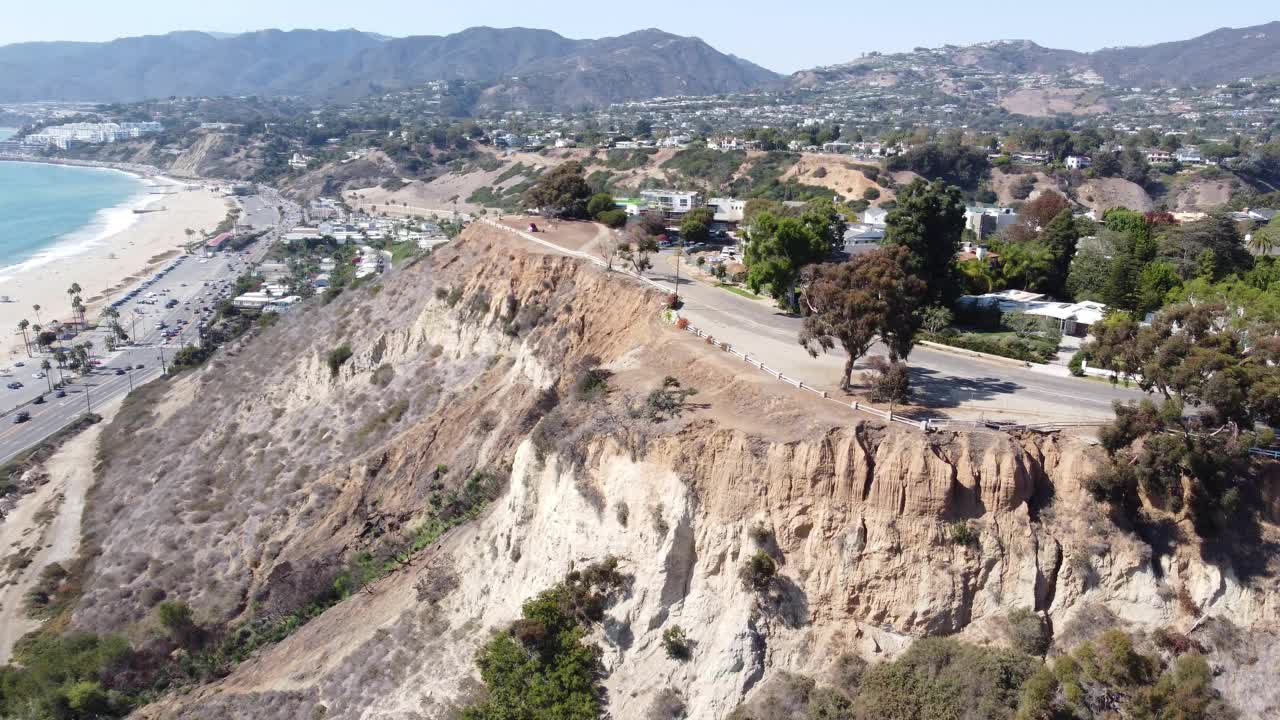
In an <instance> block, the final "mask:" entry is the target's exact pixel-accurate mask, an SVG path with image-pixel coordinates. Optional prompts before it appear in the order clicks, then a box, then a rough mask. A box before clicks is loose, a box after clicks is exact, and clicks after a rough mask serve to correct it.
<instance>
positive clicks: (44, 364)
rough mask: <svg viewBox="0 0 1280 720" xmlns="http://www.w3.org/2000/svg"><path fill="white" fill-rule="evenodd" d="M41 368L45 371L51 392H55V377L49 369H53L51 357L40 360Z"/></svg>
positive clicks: (45, 377)
mask: <svg viewBox="0 0 1280 720" xmlns="http://www.w3.org/2000/svg"><path fill="white" fill-rule="evenodd" d="M40 369H41V370H43V371H44V379H45V380H46V381H48V383H49V392H53V378H51V377H49V371H50V370H52V369H53V364H52V363H50V362H49V358H45V359H44V360H41V361H40Z"/></svg>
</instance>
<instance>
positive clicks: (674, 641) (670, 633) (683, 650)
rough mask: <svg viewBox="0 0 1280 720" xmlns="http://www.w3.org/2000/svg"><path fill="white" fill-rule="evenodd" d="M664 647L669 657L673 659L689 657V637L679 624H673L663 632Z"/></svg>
mask: <svg viewBox="0 0 1280 720" xmlns="http://www.w3.org/2000/svg"><path fill="white" fill-rule="evenodd" d="M662 647H663V649H664V650H666V651H667V657H669V658H671V659H673V660H687V659H689V654H690V648H689V638H688V636H686V635H685V633H684V628H682V627H680V626H679V625H672V626H671V627H669V628H667V629H666V630H664V631H663V632H662Z"/></svg>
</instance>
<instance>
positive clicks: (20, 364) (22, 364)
mask: <svg viewBox="0 0 1280 720" xmlns="http://www.w3.org/2000/svg"><path fill="white" fill-rule="evenodd" d="M25 365H26V363H24V362H21V361H19V362H16V363H14V364H13V366H14V367H23V366H25Z"/></svg>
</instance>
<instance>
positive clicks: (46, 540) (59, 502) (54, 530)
mask: <svg viewBox="0 0 1280 720" xmlns="http://www.w3.org/2000/svg"><path fill="white" fill-rule="evenodd" d="M119 406H120V401H119V400H117V401H115V402H112V403H110V404H109V405H106V406H103V407H102V408H101V410H100V412H101V414H102V417H103V420H102V422H100V423H98V424H96V425H93V426H91V427H89V428H88V429H87V430H85V431H84V432H82V433H80V434H79V435H77V436H76V437H74V438H72V439H71V440H69V441H68V442H67V443H66V444H65V445H63V446H62V447H61V448H60V449H59V450H58V452H57V453H55V454H54V455H53V457H51V458H49V460H48V462H46V463H45V470H46V471H47V472H48V473H49V482H47V483H45V484H44V485H43V486H42V487H41V488H40V489H39V490H37V491H36V492H34V493H31V494H30V495H28V496H26V497H25V498H23V499H22V500H21V501H20V502H19V503H18V506H17V507H15V508H14V510H13V512H12V513H10V514H9V516H8V517H7V518H5V521H4V524H3V525H0V556H3V557H6V558H7V557H9V556H11V555H13V554H15V553H30V554H31V556H32V558H31V559H32V562H31V564H30V565H28V566H27V567H25V568H22V569H20V570H15V571H13V572H10V571H9V569H8V568H7V567H2V568H0V581H3V582H4V585H3V587H0V665H2V664H4V663H7V662H9V658H10V656H11V654H12V652H13V646H14V643H16V642H17V641H18V639H19V638H21V637H22V636H23V635H25V634H27V633H29V632H31V631H32V630H35V629H36V628H37V627H39V626H40V621H39V620H36V619H34V618H31V617H30V616H28V615H27V612H26V602H25V598H26V595H27V592H28V591H29V590H31V588H32V587H33V586H34V585H35V583H36V581H37V580H38V579H39V577H40V572H41V571H42V570H44V568H46V567H48V565H49V564H50V563H53V562H60V561H63V560H69V559H71V558H73V557H75V555H76V553H77V552H79V551H80V519H81V516H82V515H83V513H84V502H85V496H86V495H87V494H88V492H89V486H90V485H92V484H93V463H94V456H95V455H96V454H97V449H98V437H99V435H101V434H102V428H103V426H104V425H105V424H106V423H107V422H109V421H110V419H111V418H112V417H113V416H114V415H115V412H116V410H117V409H118V408H119Z"/></svg>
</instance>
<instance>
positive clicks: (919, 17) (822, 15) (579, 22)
mask: <svg viewBox="0 0 1280 720" xmlns="http://www.w3.org/2000/svg"><path fill="white" fill-rule="evenodd" d="M5 4H6V5H8V4H9V3H5ZM3 18H4V22H3V23H0V45H4V44H9V43H15V42H26V41H35V40H82V41H101V40H111V39H115V38H118V37H126V36H132V35H154V34H160V33H165V32H170V31H173V30H205V31H211V32H244V31H247V30H261V29H264V28H279V29H283V30H291V29H296V28H323V29H330V30H333V29H342V28H351V27H354V28H357V29H359V30H365V31H369V32H376V33H382V34H385V35H393V36H405V35H444V34H448V33H451V32H456V31H458V30H462V29H465V28H468V27H472V26H476V25H488V26H491V27H516V26H520V27H534V28H545V29H548V30H554V31H556V32H558V33H560V34H561V35H565V36H567V37H574V38H594V37H605V36H611V35H621V34H623V33H627V32H631V31H633V30H640V29H643V28H649V27H656V28H659V29H661V30H666V31H667V32H671V33H676V34H679V35H696V36H698V37H700V38H702V39H703V40H706V41H707V42H708V43H710V44H711V45H713V46H715V47H716V48H717V49H719V50H721V51H724V52H729V53H733V54H735V55H738V56H739V57H743V58H746V59H747V60H750V61H752V62H755V63H757V64H760V65H763V66H765V67H767V68H769V69H771V70H775V71H777V72H786V73H789V72H794V71H796V70H801V69H804V68H809V67H815V66H818V65H829V64H835V63H841V62H847V61H849V60H853V59H855V58H857V57H859V56H860V55H862V54H863V53H866V52H871V51H875V50H879V51H882V52H895V51H902V50H910V49H911V48H913V47H916V46H924V47H936V46H938V45H944V44H947V43H951V44H957V45H967V44H972V43H976V42H982V41H985V40H1001V39H1012V38H1019V39H1023V38H1025V39H1029V40H1033V41H1035V42H1037V43H1039V44H1041V45H1045V46H1048V47H1055V48H1065V49H1070V50H1096V49H1098V48H1102V47H1111V46H1116V45H1148V44H1152V43H1157V42H1165V41H1170V40H1184V39H1187V38H1190V37H1194V36H1196V35H1200V34H1203V33H1205V32H1209V31H1210V30H1214V29H1217V28H1220V27H1247V26H1250V25H1260V24H1262V23H1266V22H1271V21H1274V20H1280V8H1278V7H1277V6H1276V5H1275V3H1274V0H1222V1H1220V2H1204V0H1194V1H1192V0H1169V1H1168V2H1162V3H1160V4H1158V5H1153V4H1150V3H1147V2H1142V3H1139V2H1136V1H1135V0H1120V1H1117V0H1109V1H1106V0H1075V1H1074V2H1070V3H1050V2H1028V1H1027V0H1020V1H1019V2H1009V1H1007V0H995V1H993V2H988V1H983V2H968V3H966V2H956V1H955V0H914V2H878V3H877V2H850V0H809V1H808V2H806V3H802V4H801V5H799V6H793V5H790V4H789V3H786V2H780V1H779V0H768V1H766V0H675V1H673V0H647V1H646V2H643V3H616V2H600V1H599V0H595V1H593V2H587V1H585V0H550V1H548V0H544V1H543V2H530V1H529V0H485V1H484V2H457V1H456V0H443V1H442V0H426V2H418V3H410V2H407V1H406V0H360V2H355V3H353V2H350V0H344V1H343V2H338V1H337V0H217V1H216V2H192V1H191V0H114V1H113V2H102V1H101V0H61V1H60V2H59V3H58V12H57V18H56V20H52V21H51V18H50V15H49V11H48V7H46V6H45V5H44V4H43V3H38V2H13V3H12V5H11V6H10V7H6V8H5V9H4V13H3Z"/></svg>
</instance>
